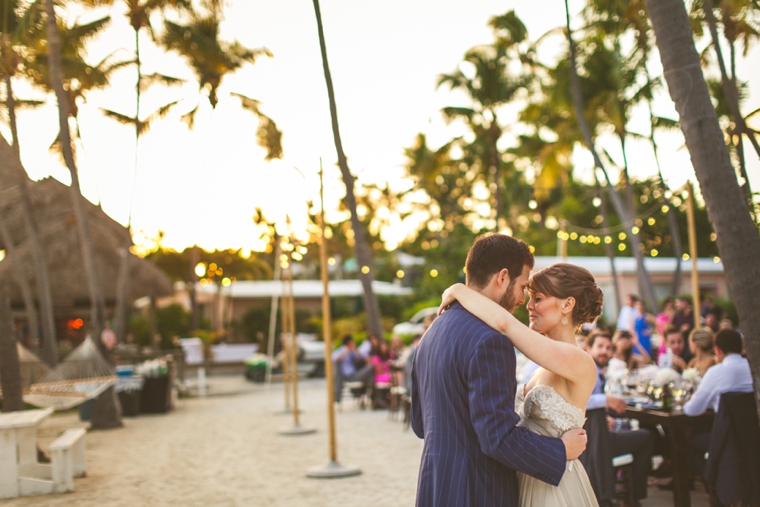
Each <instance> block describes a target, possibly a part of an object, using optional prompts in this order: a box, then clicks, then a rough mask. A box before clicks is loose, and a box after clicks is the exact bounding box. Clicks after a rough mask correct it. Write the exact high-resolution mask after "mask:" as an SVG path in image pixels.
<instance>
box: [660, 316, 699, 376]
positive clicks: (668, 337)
mask: <svg viewBox="0 0 760 507" xmlns="http://www.w3.org/2000/svg"><path fill="white" fill-rule="evenodd" d="M685 345H686V342H685V341H684V338H683V334H682V333H681V331H679V330H678V329H677V328H675V327H673V326H669V327H667V328H665V346H666V347H667V348H669V349H670V350H671V351H673V365H672V366H673V369H674V370H676V371H678V372H682V371H684V370H685V369H686V365H687V364H688V363H689V361H691V358H692V355H691V352H690V351H689V349H688V348H686V346H685Z"/></svg>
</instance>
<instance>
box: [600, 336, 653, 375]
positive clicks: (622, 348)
mask: <svg viewBox="0 0 760 507" xmlns="http://www.w3.org/2000/svg"><path fill="white" fill-rule="evenodd" d="M612 348H613V353H612V358H611V359H610V364H609V367H610V368H611V369H613V370H616V369H623V368H626V369H628V370H636V369H638V368H641V367H642V366H645V365H647V364H649V363H650V361H651V360H652V358H651V357H650V355H649V353H648V352H647V351H646V349H644V347H642V346H641V343H639V340H638V338H637V337H636V335H635V334H633V333H631V332H629V331H621V330H618V331H616V332H615V335H614V336H613V337H612ZM634 350H636V351H638V355H634V353H633V352H634Z"/></svg>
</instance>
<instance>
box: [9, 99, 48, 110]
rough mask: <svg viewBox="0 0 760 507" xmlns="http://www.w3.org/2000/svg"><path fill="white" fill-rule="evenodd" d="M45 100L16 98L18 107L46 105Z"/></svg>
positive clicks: (30, 107) (34, 107)
mask: <svg viewBox="0 0 760 507" xmlns="http://www.w3.org/2000/svg"><path fill="white" fill-rule="evenodd" d="M45 103H46V102H45V101H44V100H32V99H16V109H24V110H29V109H37V108H39V107H42V106H44V105H45Z"/></svg>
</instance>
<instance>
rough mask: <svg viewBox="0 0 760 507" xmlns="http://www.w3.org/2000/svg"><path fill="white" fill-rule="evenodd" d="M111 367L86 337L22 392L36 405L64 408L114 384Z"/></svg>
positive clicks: (28, 401) (74, 405) (25, 397)
mask: <svg viewBox="0 0 760 507" xmlns="http://www.w3.org/2000/svg"><path fill="white" fill-rule="evenodd" d="M117 380H118V377H117V376H116V372H115V371H114V368H113V366H112V365H111V364H110V363H109V362H108V361H107V360H106V359H105V358H104V357H103V355H102V354H101V353H100V351H99V350H98V348H97V346H96V345H95V343H94V342H93V341H92V339H91V338H90V337H89V336H88V337H87V338H85V340H84V341H83V342H82V344H81V345H80V346H79V347H77V348H76V349H74V350H73V351H72V352H71V353H70V354H69V355H68V356H66V359H64V360H63V361H61V362H60V363H58V364H57V365H56V366H55V367H54V368H53V369H52V370H50V371H49V372H48V373H47V374H46V375H45V376H44V377H42V378H41V379H39V380H38V381H37V382H35V383H34V384H32V385H31V386H29V389H26V390H25V391H24V401H25V402H27V403H29V404H30V405H34V406H36V407H41V408H47V407H52V408H54V409H56V410H66V409H69V408H72V407H76V406H77V405H79V404H81V403H84V402H85V401H87V400H91V399H93V398H96V397H97V396H98V395H100V393H102V392H103V391H105V390H106V389H108V388H109V387H111V386H112V385H114V384H115V383H116V381H117Z"/></svg>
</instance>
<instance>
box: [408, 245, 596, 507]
mask: <svg viewBox="0 0 760 507" xmlns="http://www.w3.org/2000/svg"><path fill="white" fill-rule="evenodd" d="M465 266H466V268H465V269H466V272H467V285H468V286H469V287H470V288H472V289H475V290H477V291H478V292H480V293H481V294H483V295H485V296H487V297H488V298H490V299H492V300H494V301H496V302H497V303H499V304H500V305H501V306H502V307H504V308H506V309H507V310H508V311H510V312H513V311H514V309H515V308H516V307H517V306H518V305H521V304H522V303H523V302H524V300H525V289H526V287H527V285H528V277H529V276H530V270H531V269H533V255H532V254H531V253H530V250H529V249H528V246H527V245H526V244H525V243H524V242H522V241H520V240H517V239H514V238H512V237H510V236H506V235H503V234H487V235H485V236H479V237H478V238H477V239H476V240H475V243H474V244H473V245H472V248H470V251H469V253H468V254H467V261H466V264H465ZM515 368H516V364H515V349H514V346H513V345H512V343H511V342H510V341H509V339H508V338H506V337H505V336H504V335H502V334H500V333H498V332H497V331H495V330H493V329H491V328H490V327H488V326H486V324H485V323H483V321H481V320H480V319H478V318H477V317H475V316H474V315H472V314H471V313H469V312H468V311H467V310H465V309H464V307H462V305H460V304H459V303H454V304H453V305H451V307H450V308H449V309H448V310H447V311H446V312H444V313H443V315H441V316H440V317H439V318H438V319H436V320H435V322H434V323H433V325H432V326H431V327H430V329H428V331H427V333H426V334H425V336H424V337H423V339H422V341H421V342H420V345H419V346H418V349H417V352H416V355H415V358H414V367H413V369H412V428H413V429H414V432H415V434H416V435H417V436H418V437H420V438H424V439H425V446H424V449H423V451H422V462H421V463H420V473H419V479H418V483H417V507H428V506H429V507H443V506H451V507H468V506H472V507H479V506H485V505H488V506H495V507H498V506H505V507H517V505H518V504H517V502H518V487H517V476H516V474H515V470H518V471H520V472H522V473H524V474H528V475H531V476H534V477H536V478H538V479H540V480H542V481H544V482H547V483H549V484H551V485H554V486H556V485H557V484H559V482H560V479H562V474H563V473H564V472H565V462H566V461H567V460H569V459H575V458H577V457H578V456H580V454H581V453H582V452H583V450H584V449H585V447H586V435H585V433H584V432H583V431H582V430H581V429H574V430H570V431H568V432H567V433H565V434H564V435H562V438H561V439H559V438H549V437H544V436H540V435H538V434H536V433H532V432H530V431H528V430H527V429H525V428H522V427H518V426H517V423H518V422H519V420H520V418H519V416H518V415H517V414H516V413H515V385H516V380H515Z"/></svg>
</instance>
